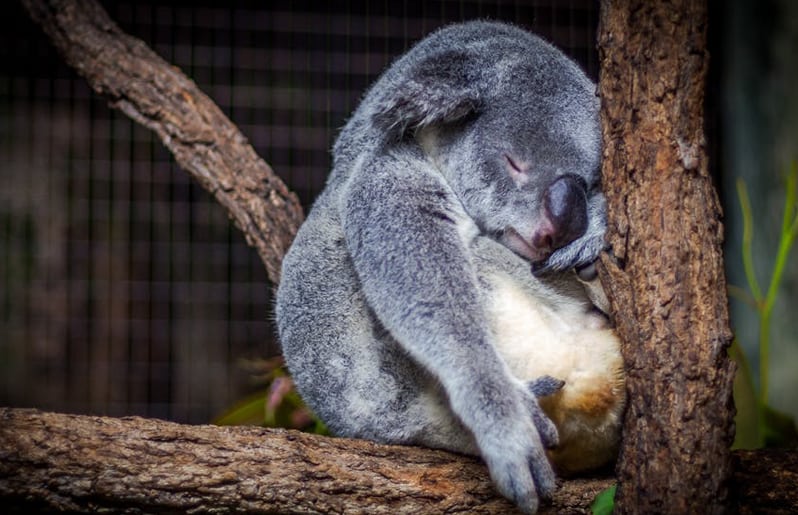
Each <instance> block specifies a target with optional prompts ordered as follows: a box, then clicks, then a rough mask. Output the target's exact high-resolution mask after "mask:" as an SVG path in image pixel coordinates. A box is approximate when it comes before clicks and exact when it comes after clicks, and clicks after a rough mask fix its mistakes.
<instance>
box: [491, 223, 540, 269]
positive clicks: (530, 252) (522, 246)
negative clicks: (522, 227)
mask: <svg viewBox="0 0 798 515" xmlns="http://www.w3.org/2000/svg"><path fill="white" fill-rule="evenodd" d="M499 242H500V243H501V244H502V245H504V246H505V247H507V248H508V249H510V250H512V251H513V252H515V253H516V254H518V255H519V256H521V257H523V258H526V259H528V260H529V261H531V262H532V263H533V264H535V263H542V262H543V261H545V260H546V258H548V257H549V254H551V252H550V250H549V249H538V248H536V247H535V246H534V245H532V244H531V243H530V242H529V241H527V240H525V239H524V238H523V236H521V235H520V234H519V233H518V231H516V230H515V229H513V228H512V227H508V228H507V229H505V230H504V231H503V232H502V233H501V235H500V236H499Z"/></svg>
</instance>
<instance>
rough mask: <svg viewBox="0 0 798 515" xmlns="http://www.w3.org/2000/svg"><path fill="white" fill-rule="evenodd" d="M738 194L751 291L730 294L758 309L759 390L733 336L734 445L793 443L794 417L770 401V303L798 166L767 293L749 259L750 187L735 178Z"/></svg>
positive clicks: (795, 222) (786, 240)
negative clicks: (735, 413)
mask: <svg viewBox="0 0 798 515" xmlns="http://www.w3.org/2000/svg"><path fill="white" fill-rule="evenodd" d="M737 194H738V196H739V199H740V207H741V208H742V214H743V250H742V253H743V256H742V257H743V267H744V269H745V276H746V281H747V282H748V289H749V291H745V290H743V289H742V288H735V287H731V288H730V289H729V293H730V294H731V295H733V296H734V297H736V298H738V299H740V300H742V301H744V302H745V303H746V304H748V305H749V306H752V307H753V309H754V310H756V312H757V315H758V317H759V389H758V390H757V388H756V386H755V384H754V381H753V377H752V374H751V367H750V365H749V363H748V359H747V358H746V356H745V353H744V352H743V350H742V348H741V346H740V344H739V343H738V342H737V341H736V340H735V341H734V342H733V344H732V348H731V351H730V353H731V356H732V358H733V359H734V360H735V361H736V362H737V363H738V367H739V368H738V373H737V377H736V378H735V385H734V390H735V391H734V398H735V403H736V404H737V409H738V414H737V418H736V419H735V422H736V425H737V436H736V438H735V447H746V448H753V447H767V446H795V445H796V444H797V443H798V431H796V427H795V422H794V420H793V419H792V418H791V417H789V416H788V415H785V414H784V413H780V412H778V411H777V410H775V409H773V408H772V407H771V406H769V405H768V393H769V389H768V388H769V384H770V383H769V373H770V320H771V316H772V314H773V306H774V305H775V303H776V296H777V293H778V289H779V286H780V284H781V282H782V279H783V276H784V268H785V266H786V264H787V258H788V256H789V254H790V249H791V248H792V245H793V243H794V242H795V238H796V236H798V201H797V200H798V165H797V164H796V163H795V162H793V163H792V166H791V167H790V172H789V173H788V174H787V178H786V193H785V202H784V215H783V217H782V224H781V235H780V238H779V248H778V252H777V254H776V262H775V264H774V266H773V271H772V273H771V276H770V283H769V285H768V289H767V292H765V293H764V294H763V293H762V289H761V288H760V287H759V282H758V281H757V278H756V275H755V274H754V263H753V253H752V248H753V228H754V223H753V215H752V211H751V203H750V200H749V198H748V190H747V188H746V186H745V183H744V182H743V181H742V180H738V181H737Z"/></svg>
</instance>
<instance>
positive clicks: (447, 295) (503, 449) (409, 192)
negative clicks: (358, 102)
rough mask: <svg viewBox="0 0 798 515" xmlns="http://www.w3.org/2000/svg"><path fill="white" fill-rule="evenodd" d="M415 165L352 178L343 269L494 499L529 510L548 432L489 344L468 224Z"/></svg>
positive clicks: (543, 477)
mask: <svg viewBox="0 0 798 515" xmlns="http://www.w3.org/2000/svg"><path fill="white" fill-rule="evenodd" d="M416 155H417V153H416V152H415V151H413V150H412V149H406V151H404V152H403V151H402V149H399V148H397V149H394V152H392V153H391V154H390V155H384V156H381V157H380V158H376V159H374V160H373V161H372V162H370V163H367V164H365V165H363V166H364V169H361V170H355V171H354V172H353V174H352V176H351V179H350V182H349V184H348V188H349V189H348V191H347V192H346V195H345V197H344V198H345V200H344V201H343V202H342V221H343V227H344V229H345V237H346V242H347V246H348V248H349V251H350V253H351V256H352V262H353V266H354V269H355V270H356V273H357V277H358V278H359V279H360V284H361V286H362V289H363V292H364V294H365V297H366V299H367V300H368V304H369V306H370V307H371V308H372V309H373V310H374V313H375V316H376V317H377V318H378V319H379V321H380V322H381V323H382V325H383V326H384V327H385V328H386V329H387V330H388V331H389V332H390V333H391V335H392V336H393V337H394V338H395V339H396V340H397V342H399V344H400V345H401V347H402V349H403V350H404V351H405V352H406V353H407V354H408V355H409V356H411V357H412V358H413V360H414V361H415V362H417V363H419V364H421V366H422V367H423V368H424V369H425V370H426V371H428V373H429V374H430V375H432V376H433V377H435V378H436V379H437V380H438V381H440V384H441V385H442V387H443V389H444V391H445V394H446V397H447V398H448V400H449V404H450V405H451V408H452V411H453V412H454V413H455V414H456V415H457V417H458V418H459V419H460V420H461V421H462V422H463V423H464V425H465V426H467V427H468V428H469V429H470V431H471V432H472V434H473V435H474V437H475V439H476V441H477V445H478V447H479V449H480V452H481V454H482V456H483V458H484V459H485V461H486V462H487V464H488V467H489V468H490V471H491V475H492V477H493V479H494V481H495V482H496V484H497V486H498V487H499V489H500V490H501V491H502V493H503V494H505V495H506V496H508V497H510V498H511V499H513V500H515V502H516V503H517V504H519V505H521V506H524V507H527V509H531V510H534V509H536V507H537V502H538V494H540V495H543V496H547V495H549V494H551V492H552V491H553V490H554V488H555V478H554V472H553V470H552V468H551V465H550V464H549V462H548V460H547V458H546V454H545V450H544V447H545V446H546V445H553V444H555V443H556V441H557V433H556V429H555V427H554V425H553V424H552V423H551V421H549V420H548V418H547V417H546V416H545V415H544V414H543V412H542V410H541V409H540V407H539V406H538V404H537V400H536V399H535V397H534V396H533V395H532V394H531V393H530V392H529V391H528V390H527V389H526V387H525V385H523V384H522V383H521V382H520V381H519V380H517V379H515V378H513V377H512V376H511V374H510V373H509V371H508V369H507V366H506V365H505V364H504V362H503V361H502V360H501V359H500V358H499V356H498V354H497V353H496V350H495V348H494V347H493V345H492V343H491V335H490V334H489V324H488V320H487V315H486V313H485V310H484V306H483V304H482V301H481V299H480V293H479V285H478V280H477V276H476V272H475V271H474V269H473V264H472V261H471V259H470V256H469V254H468V249H467V244H466V242H465V239H466V238H467V237H469V236H468V235H469V234H471V237H473V235H474V232H472V231H471V230H470V228H469V225H471V226H473V224H472V223H471V222H470V220H469V219H468V218H467V216H466V215H465V213H464V212H463V211H462V208H461V207H460V205H459V203H458V202H457V201H456V200H455V199H454V196H453V194H452V193H451V191H450V189H449V188H448V186H447V185H446V183H445V182H444V181H443V179H442V178H441V176H440V173H439V172H437V171H436V170H434V169H432V168H431V167H429V165H427V163H426V162H425V161H424V160H423V159H420V158H415V157H414V156H416Z"/></svg>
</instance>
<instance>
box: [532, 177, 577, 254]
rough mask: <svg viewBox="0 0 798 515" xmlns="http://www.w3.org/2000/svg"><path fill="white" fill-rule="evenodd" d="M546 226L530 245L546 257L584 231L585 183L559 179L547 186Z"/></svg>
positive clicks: (573, 178) (544, 225) (545, 200)
mask: <svg viewBox="0 0 798 515" xmlns="http://www.w3.org/2000/svg"><path fill="white" fill-rule="evenodd" d="M543 206H544V209H545V216H546V218H547V219H548V222H549V223H547V224H543V226H542V227H541V229H540V230H539V231H538V232H537V233H536V234H535V236H534V239H533V242H532V243H533V244H534V245H535V247H536V248H537V249H538V250H539V251H542V252H544V253H546V254H550V253H551V252H554V251H555V250H557V249H558V248H560V247H564V246H565V245H568V244H569V243H571V242H572V241H574V240H575V239H577V238H579V237H580V236H582V235H583V234H585V231H586V230H587V193H586V192H585V181H584V180H583V179H582V178H581V177H579V176H576V175H563V176H561V177H558V178H557V180H555V181H554V182H552V183H551V185H549V187H548V189H547V190H546V195H545V197H544V199H543Z"/></svg>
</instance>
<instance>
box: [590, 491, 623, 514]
mask: <svg viewBox="0 0 798 515" xmlns="http://www.w3.org/2000/svg"><path fill="white" fill-rule="evenodd" d="M617 489H618V485H612V486H611V487H609V488H607V489H606V490H603V491H601V492H599V494H598V495H597V496H596V498H595V499H594V500H593V503H592V504H591V505H590V511H591V512H592V513H593V515H612V510H613V509H615V490H617Z"/></svg>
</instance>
